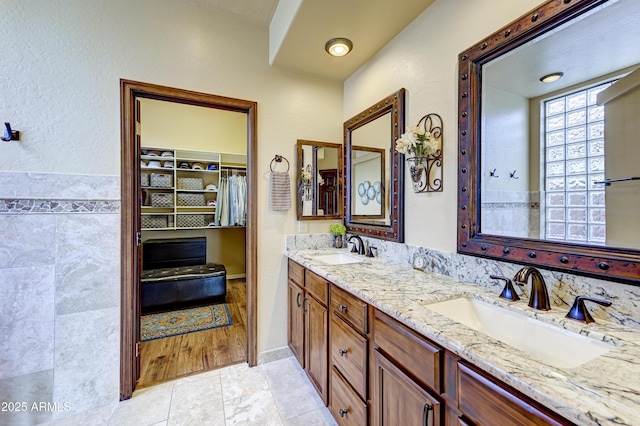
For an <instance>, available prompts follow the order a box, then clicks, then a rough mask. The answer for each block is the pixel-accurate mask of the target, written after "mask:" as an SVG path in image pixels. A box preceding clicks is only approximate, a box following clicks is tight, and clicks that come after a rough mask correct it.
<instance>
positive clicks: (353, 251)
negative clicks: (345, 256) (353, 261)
mask: <svg viewBox="0 0 640 426" xmlns="http://www.w3.org/2000/svg"><path fill="white" fill-rule="evenodd" d="M349 244H351V253H357V252H358V249H357V247H356V246H357V244H356V243H355V242H353V241H349Z"/></svg>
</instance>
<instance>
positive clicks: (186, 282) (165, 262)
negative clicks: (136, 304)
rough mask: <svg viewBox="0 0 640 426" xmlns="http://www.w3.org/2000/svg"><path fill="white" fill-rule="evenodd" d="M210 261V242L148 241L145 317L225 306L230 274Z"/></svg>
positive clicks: (144, 264)
mask: <svg viewBox="0 0 640 426" xmlns="http://www.w3.org/2000/svg"><path fill="white" fill-rule="evenodd" d="M206 260H207V241H206V238H175V239H161V240H147V241H145V242H144V244H143V246H142V269H143V271H142V283H141V293H142V294H141V301H142V302H141V303H142V313H149V312H157V311H164V310H170V309H178V308H184V307H189V306H196V305H204V304H207V303H217V302H224V301H225V296H226V293H227V271H226V269H225V267H224V265H218V264H214V263H209V264H208V263H206Z"/></svg>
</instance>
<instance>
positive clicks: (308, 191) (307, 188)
mask: <svg viewBox="0 0 640 426" xmlns="http://www.w3.org/2000/svg"><path fill="white" fill-rule="evenodd" d="M302 194H303V197H304V200H305V201H311V200H312V199H313V173H312V172H311V165H310V164H307V167H306V168H305V169H304V170H303V171H302Z"/></svg>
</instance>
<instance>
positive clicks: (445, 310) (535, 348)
mask: <svg viewBox="0 0 640 426" xmlns="http://www.w3.org/2000/svg"><path fill="white" fill-rule="evenodd" d="M424 306H425V307H426V308H428V309H430V310H432V311H434V312H437V313H439V314H441V315H444V316H446V317H448V318H450V319H452V320H454V321H456V322H459V323H462V324H464V325H466V326H467V327H470V328H472V329H474V330H477V331H480V332H482V333H484V334H486V335H488V336H491V337H493V338H494V339H497V340H499V341H501V342H503V343H506V344H507V345H509V346H512V347H514V348H516V349H519V350H521V351H523V352H525V353H527V354H528V355H530V356H531V357H533V358H536V359H538V360H540V361H542V362H543V363H545V364H548V365H551V366H554V367H558V368H575V367H578V366H580V365H582V364H584V363H585V362H588V361H591V360H592V359H595V358H597V357H599V356H600V355H603V354H606V353H607V352H609V351H610V350H611V349H613V348H614V346H612V345H609V344H607V343H604V342H601V341H598V340H593V339H590V338H588V337H585V336H581V335H579V334H576V333H572V332H570V331H567V330H565V329H563V328H560V327H555V326H553V325H549V324H546V323H543V322H542V321H538V320H535V319H533V318H529V317H527V316H525V315H521V314H518V313H516V312H512V311H510V310H508V309H505V308H501V307H499V306H495V305H492V304H490V303H486V302H483V301H481V300H476V299H473V298H469V297H461V298H457V299H452V300H447V301H445V302H438V303H432V304H429V305H424Z"/></svg>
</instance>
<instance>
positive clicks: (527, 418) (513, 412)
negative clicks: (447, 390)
mask: <svg viewBox="0 0 640 426" xmlns="http://www.w3.org/2000/svg"><path fill="white" fill-rule="evenodd" d="M458 406H459V407H460V410H461V411H462V412H463V413H464V416H465V417H466V418H469V419H471V420H472V421H473V423H474V424H477V425H537V426H542V425H545V426H546V425H553V426H560V425H565V424H571V423H569V422H566V421H565V420H564V419H561V418H559V417H556V415H555V414H553V413H551V412H546V410H545V409H544V408H543V407H540V408H538V407H537V406H535V405H534V403H533V402H531V403H529V402H528V401H526V400H525V399H524V397H522V398H521V397H520V396H518V395H517V394H516V393H515V391H513V392H512V391H510V390H508V389H506V388H503V387H502V386H499V385H498V384H496V383H494V381H493V380H492V379H490V378H488V377H485V376H484V375H483V374H481V373H479V372H476V371H474V370H472V369H471V368H469V367H467V366H466V365H464V364H460V363H458Z"/></svg>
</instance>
